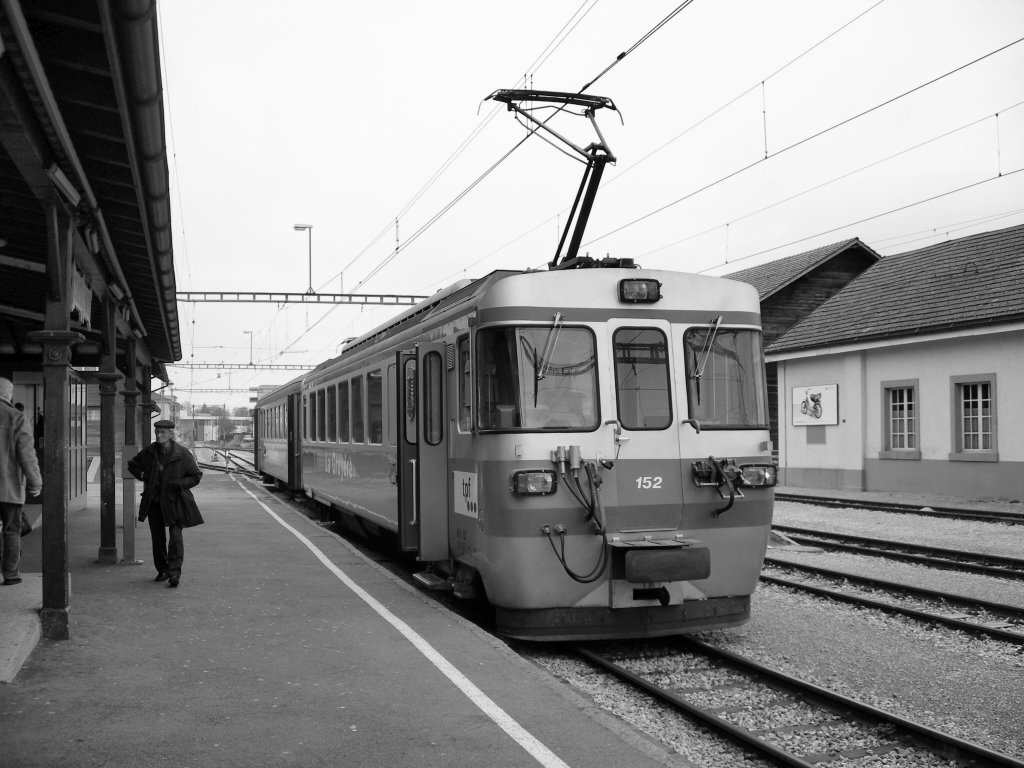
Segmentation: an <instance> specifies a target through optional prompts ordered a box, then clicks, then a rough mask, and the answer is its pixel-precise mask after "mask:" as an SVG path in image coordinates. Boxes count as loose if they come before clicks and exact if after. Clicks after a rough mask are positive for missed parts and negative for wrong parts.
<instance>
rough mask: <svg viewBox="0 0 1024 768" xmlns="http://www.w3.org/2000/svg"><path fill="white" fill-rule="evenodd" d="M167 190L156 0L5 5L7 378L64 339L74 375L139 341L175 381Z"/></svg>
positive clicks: (160, 373)
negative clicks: (55, 339) (49, 338)
mask: <svg viewBox="0 0 1024 768" xmlns="http://www.w3.org/2000/svg"><path fill="white" fill-rule="evenodd" d="M169 192H170V189H169V178H168V168H167V159H166V145H165V132H164V107H163V98H162V82H161V75H160V55H159V45H158V30H157V11H156V0H76V2H67V0H0V369H2V370H0V373H2V372H3V370H26V369H31V368H32V367H34V366H38V365H39V364H40V356H41V353H42V350H43V345H42V344H41V343H40V341H39V338H40V337H39V334H38V333H33V332H39V331H46V330H54V329H56V330H58V331H65V332H68V333H70V334H71V335H70V336H69V337H68V338H70V339H71V341H70V342H69V344H70V364H71V366H73V367H75V368H80V367H88V366H98V365H99V360H100V355H101V349H102V347H103V345H104V340H105V339H106V342H107V344H108V353H109V342H110V339H112V338H113V339H116V341H115V346H116V347H117V352H116V354H117V356H118V358H119V359H118V368H122V370H123V355H124V350H125V347H126V344H125V342H126V341H128V340H133V343H132V344H131V348H132V349H133V350H134V355H133V356H134V357H135V358H136V359H137V360H138V361H139V362H140V363H142V364H143V365H145V366H147V367H148V368H149V369H150V370H151V371H152V374H153V375H154V376H156V377H159V378H163V379H165V380H166V372H165V370H164V364H166V363H169V362H173V361H175V360H180V359H181V334H180V329H179V321H178V312H177V303H176V295H175V279H174V260H173V253H172V246H171V211H170V208H171V206H170V194H169ZM65 271H66V274H65ZM55 307H58V308H60V312H59V313H58V311H57V310H56V309H55ZM65 314H66V316H62V315H65ZM61 326H63V328H61ZM76 334H77V335H76ZM33 336H34V338H33Z"/></svg>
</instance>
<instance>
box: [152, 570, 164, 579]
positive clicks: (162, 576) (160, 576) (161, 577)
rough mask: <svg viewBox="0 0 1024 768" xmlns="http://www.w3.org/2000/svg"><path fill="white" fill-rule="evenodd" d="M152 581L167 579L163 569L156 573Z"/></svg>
mask: <svg viewBox="0 0 1024 768" xmlns="http://www.w3.org/2000/svg"><path fill="white" fill-rule="evenodd" d="M153 581H167V573H166V572H164V571H160V573H158V574H157V575H156V578H155V579H153Z"/></svg>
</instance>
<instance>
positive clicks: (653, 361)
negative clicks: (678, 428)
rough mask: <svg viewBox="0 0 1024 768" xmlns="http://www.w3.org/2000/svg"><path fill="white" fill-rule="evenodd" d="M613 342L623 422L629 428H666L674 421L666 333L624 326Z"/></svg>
mask: <svg viewBox="0 0 1024 768" xmlns="http://www.w3.org/2000/svg"><path fill="white" fill-rule="evenodd" d="M613 344H614V353H615V396H616V400H617V402H618V414H619V423H620V424H622V426H623V427H625V428H626V429H635V430H639V429H665V428H666V427H668V426H669V425H670V424H671V423H672V404H671V398H670V397H669V391H670V389H669V381H670V380H669V369H668V342H667V341H666V339H665V334H664V333H662V332H661V331H659V330H658V329H656V328H620V329H618V330H617V331H616V332H615V336H614V339H613Z"/></svg>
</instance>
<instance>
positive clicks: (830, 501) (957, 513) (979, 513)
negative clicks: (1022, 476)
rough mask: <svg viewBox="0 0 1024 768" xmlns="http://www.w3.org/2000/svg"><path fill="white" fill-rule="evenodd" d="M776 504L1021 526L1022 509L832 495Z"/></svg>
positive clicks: (782, 497)
mask: <svg viewBox="0 0 1024 768" xmlns="http://www.w3.org/2000/svg"><path fill="white" fill-rule="evenodd" d="M775 500H776V501H792V502H796V503H798V504H813V505H815V506H819V507H850V508H852V509H876V510H879V511H881V512H901V513H905V514H913V515H926V516H929V517H945V518H954V519H958V520H984V521H987V522H1000V523H1007V524H1008V525H1024V508H1022V509H1021V511H1020V512H1019V513H1018V512H1003V511H1000V510H995V509H965V508H963V507H922V506H919V505H915V504H899V503H895V502H882V501H867V500H861V499H840V498H836V497H831V496H803V495H794V494H788V493H776V494H775Z"/></svg>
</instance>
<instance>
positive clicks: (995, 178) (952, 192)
mask: <svg viewBox="0 0 1024 768" xmlns="http://www.w3.org/2000/svg"><path fill="white" fill-rule="evenodd" d="M1022 172H1024V168H1017V169H1015V170H1012V171H1005V172H1003V173H997V174H995V175H994V176H989V177H988V178H985V179H980V180H978V181H973V182H971V183H970V184H964V185H962V186H959V187H957V188H956V189H949V190H946V191H945V192H940V193H938V194H936V195H931V196H929V197H925V198H922V199H921V200H915V201H914V202H912V203H907V204H906V205H901V206H897V207H895V208H889V209H888V210H885V211H881V212H880V213H875V214H872V215H871V216H865V217H863V218H861V219H857V220H856V221H850V222H847V223H846V224H841V225H839V226H838V227H832V228H830V229H826V230H822V231H820V232H815V233H814V234H813V235H807V236H805V237H800V238H797V239H796V240H790V241H789V242H786V243H781V244H779V245H774V246H772V247H771V248H765V249H764V250H761V251H757V252H756V253H748V254H747V255H746V256H742V257H740V258H738V259H732V260H731V261H729V262H728V265H729V266H732V265H733V264H736V263H738V262H741V261H746V260H747V259H753V258H755V257H757V256H764V255H765V254H766V253H771V252H772V251H778V250H781V249H782V248H792V247H793V246H795V245H799V244H800V243H805V242H807V241H808V240H813V239H814V238H816V237H823V236H824V235H831V234H833V233H835V232H839V231H841V230H843V229H846V228H848V227H856V226H858V225H860V224H864V223H866V222H869V221H874V220H875V219H880V218H882V217H883V216H889V215H891V214H893V213H899V212H900V211H905V210H908V209H910V208H914V207H916V206H918V205H924V204H925V203H930V202H933V201H935V200H940V199H941V198H944V197H950V196H951V195H955V194H958V193H960V192H965V191H966V190H968V189H974V188H976V187H980V186H982V185H983V184H989V183H991V182H993V181H1001V180H1003V179H1006V178H1009V177H1010V176H1014V175H1016V174H1018V173H1022ZM724 266H726V262H722V263H719V264H715V265H713V266H710V267H706V268H705V269H702V270H699V271H698V272H697V274H701V275H702V274H705V273H706V272H710V271H711V270H713V269H718V268H719V267H724Z"/></svg>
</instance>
